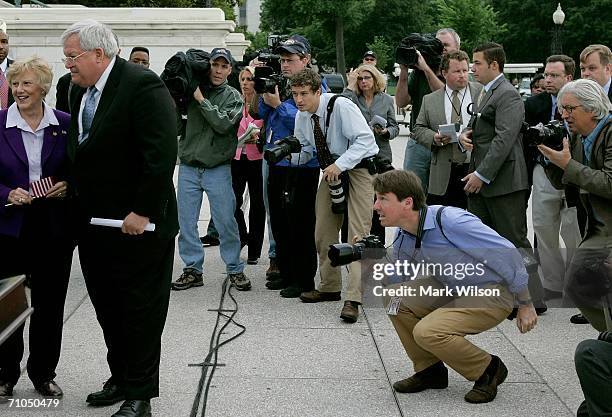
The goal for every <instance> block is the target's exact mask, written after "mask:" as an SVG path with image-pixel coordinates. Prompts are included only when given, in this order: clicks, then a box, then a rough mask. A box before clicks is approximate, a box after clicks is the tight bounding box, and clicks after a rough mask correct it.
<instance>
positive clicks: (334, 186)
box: [327, 179, 347, 214]
mask: <svg viewBox="0 0 612 417" xmlns="http://www.w3.org/2000/svg"><path fill="white" fill-rule="evenodd" d="M327 185H328V186H329V193H330V196H331V209H332V212H333V213H334V214H342V213H346V207H347V206H346V197H345V196H344V187H343V186H342V181H340V180H339V179H338V180H336V181H328V182H327Z"/></svg>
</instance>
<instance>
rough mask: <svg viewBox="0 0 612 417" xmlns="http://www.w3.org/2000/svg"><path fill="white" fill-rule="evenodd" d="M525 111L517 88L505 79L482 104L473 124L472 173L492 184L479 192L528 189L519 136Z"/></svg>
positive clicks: (494, 194) (491, 193)
mask: <svg viewBox="0 0 612 417" xmlns="http://www.w3.org/2000/svg"><path fill="white" fill-rule="evenodd" d="M524 112H525V109H524V106H523V101H522V100H521V96H520V95H519V93H518V91H516V88H514V87H513V86H512V84H510V82H509V81H508V80H506V78H505V77H504V76H502V77H501V78H499V79H497V81H495V83H493V85H492V86H491V88H490V89H489V91H488V92H487V93H486V94H485V95H484V97H483V98H482V101H481V103H479V108H478V113H479V114H480V116H479V117H478V119H477V121H475V122H474V123H473V133H472V143H473V144H474V150H473V151H472V159H471V161H470V171H478V173H479V174H480V175H482V176H483V177H485V178H487V179H488V180H490V181H491V183H490V184H485V185H484V186H483V187H482V189H481V190H480V194H481V195H482V196H483V197H497V196H500V195H505V194H510V193H513V192H516V191H520V190H526V189H527V188H528V182H527V167H526V165H525V156H524V155H523V144H522V135H521V133H520V129H521V125H522V122H523V115H524Z"/></svg>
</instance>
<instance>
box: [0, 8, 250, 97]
mask: <svg viewBox="0 0 612 417" xmlns="http://www.w3.org/2000/svg"><path fill="white" fill-rule="evenodd" d="M0 18H1V19H2V20H4V21H6V23H7V28H8V29H7V30H8V34H9V40H10V46H11V52H10V57H11V58H20V57H27V56H30V55H33V54H36V55H38V56H40V57H43V58H44V59H46V60H47V61H49V63H50V64H51V65H52V66H53V70H54V74H55V80H54V84H55V83H56V81H57V79H58V78H59V77H61V76H62V75H63V74H64V73H66V69H65V68H64V66H63V64H62V62H61V58H62V57H63V56H64V54H63V53H62V45H61V44H60V36H61V34H62V32H63V31H64V30H65V29H66V28H67V27H68V26H70V25H71V24H72V23H74V22H77V21H79V20H83V19H96V20H99V21H101V22H104V23H106V24H108V25H110V26H111V27H112V28H113V30H114V31H115V32H116V33H117V36H118V37H119V44H120V47H121V56H122V57H123V58H126V59H127V57H128V55H129V53H130V50H131V49H132V47H134V46H146V47H147V48H149V50H150V52H151V69H152V70H153V71H155V72H156V73H158V74H160V73H161V72H162V70H163V68H164V64H165V63H166V61H167V60H168V58H169V57H171V56H172V55H174V53H176V52H177V51H185V50H187V49H189V48H200V49H204V50H208V51H210V50H211V49H212V48H214V47H220V46H224V47H227V48H228V49H229V50H230V51H231V52H232V54H233V56H234V58H235V59H237V60H241V59H242V55H243V54H244V51H245V49H246V48H247V47H248V45H249V42H248V41H246V40H245V39H244V35H243V34H241V33H233V30H234V29H235V26H236V25H235V23H234V22H232V21H230V20H225V15H224V13H223V11H222V10H221V9H198V8H196V9H187V8H184V9H178V8H174V9H170V8H165V9H164V8H55V7H54V8H46V9H45V8H3V9H2V13H1V17H0ZM47 101H48V102H49V103H50V104H53V103H55V89H52V91H50V93H49V95H48V97H47Z"/></svg>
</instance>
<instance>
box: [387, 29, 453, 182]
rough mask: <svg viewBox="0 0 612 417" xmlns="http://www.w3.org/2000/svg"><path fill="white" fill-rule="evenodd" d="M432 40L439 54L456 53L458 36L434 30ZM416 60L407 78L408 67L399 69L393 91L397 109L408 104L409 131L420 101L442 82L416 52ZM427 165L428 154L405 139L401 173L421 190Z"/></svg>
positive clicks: (447, 31)
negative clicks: (408, 173) (415, 179)
mask: <svg viewBox="0 0 612 417" xmlns="http://www.w3.org/2000/svg"><path fill="white" fill-rule="evenodd" d="M436 38H438V40H439V41H440V42H442V45H443V46H444V49H443V51H442V53H443V54H446V53H448V52H450V51H455V50H458V49H459V47H460V39H459V35H457V32H455V31H454V30H453V29H451V28H444V29H440V30H438V32H436ZM417 56H418V61H417V64H416V67H415V68H414V70H413V71H412V72H411V73H410V75H408V67H407V66H406V65H400V75H399V79H398V81H397V88H396V90H395V101H396V103H397V105H398V106H399V107H406V106H407V105H408V104H412V110H411V111H410V130H411V131H412V130H413V129H414V126H415V124H416V121H417V117H418V115H419V112H420V110H421V104H422V102H423V97H425V96H426V95H427V94H429V93H431V92H432V91H436V90H440V89H442V88H443V87H444V82H442V80H440V74H439V73H438V68H430V67H429V65H428V64H427V62H426V61H425V59H424V58H423V56H422V55H421V53H420V52H419V51H417ZM430 161H431V152H430V151H428V150H427V149H424V148H423V147H422V146H419V145H418V144H417V142H416V141H415V140H414V139H412V138H409V139H408V142H407V143H406V151H405V154H404V169H409V170H411V171H413V172H415V173H416V174H417V175H418V177H419V178H420V179H421V181H422V182H423V187H424V188H425V189H426V188H427V184H428V183H429V164H430Z"/></svg>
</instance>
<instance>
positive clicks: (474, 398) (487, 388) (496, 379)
mask: <svg viewBox="0 0 612 417" xmlns="http://www.w3.org/2000/svg"><path fill="white" fill-rule="evenodd" d="M507 376H508V368H506V365H504V363H503V362H502V360H501V359H499V358H498V357H497V356H495V355H491V363H489V366H487V369H485V371H484V373H483V374H482V376H481V377H480V378H478V380H477V381H476V382H475V383H474V387H473V388H472V389H471V390H470V391H469V392H468V393H467V394H465V401H467V402H469V403H473V404H480V403H488V402H491V401H493V400H494V399H495V397H496V396H497V386H498V385H500V384H501V383H502V382H504V381H505V380H506V377H507Z"/></svg>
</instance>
